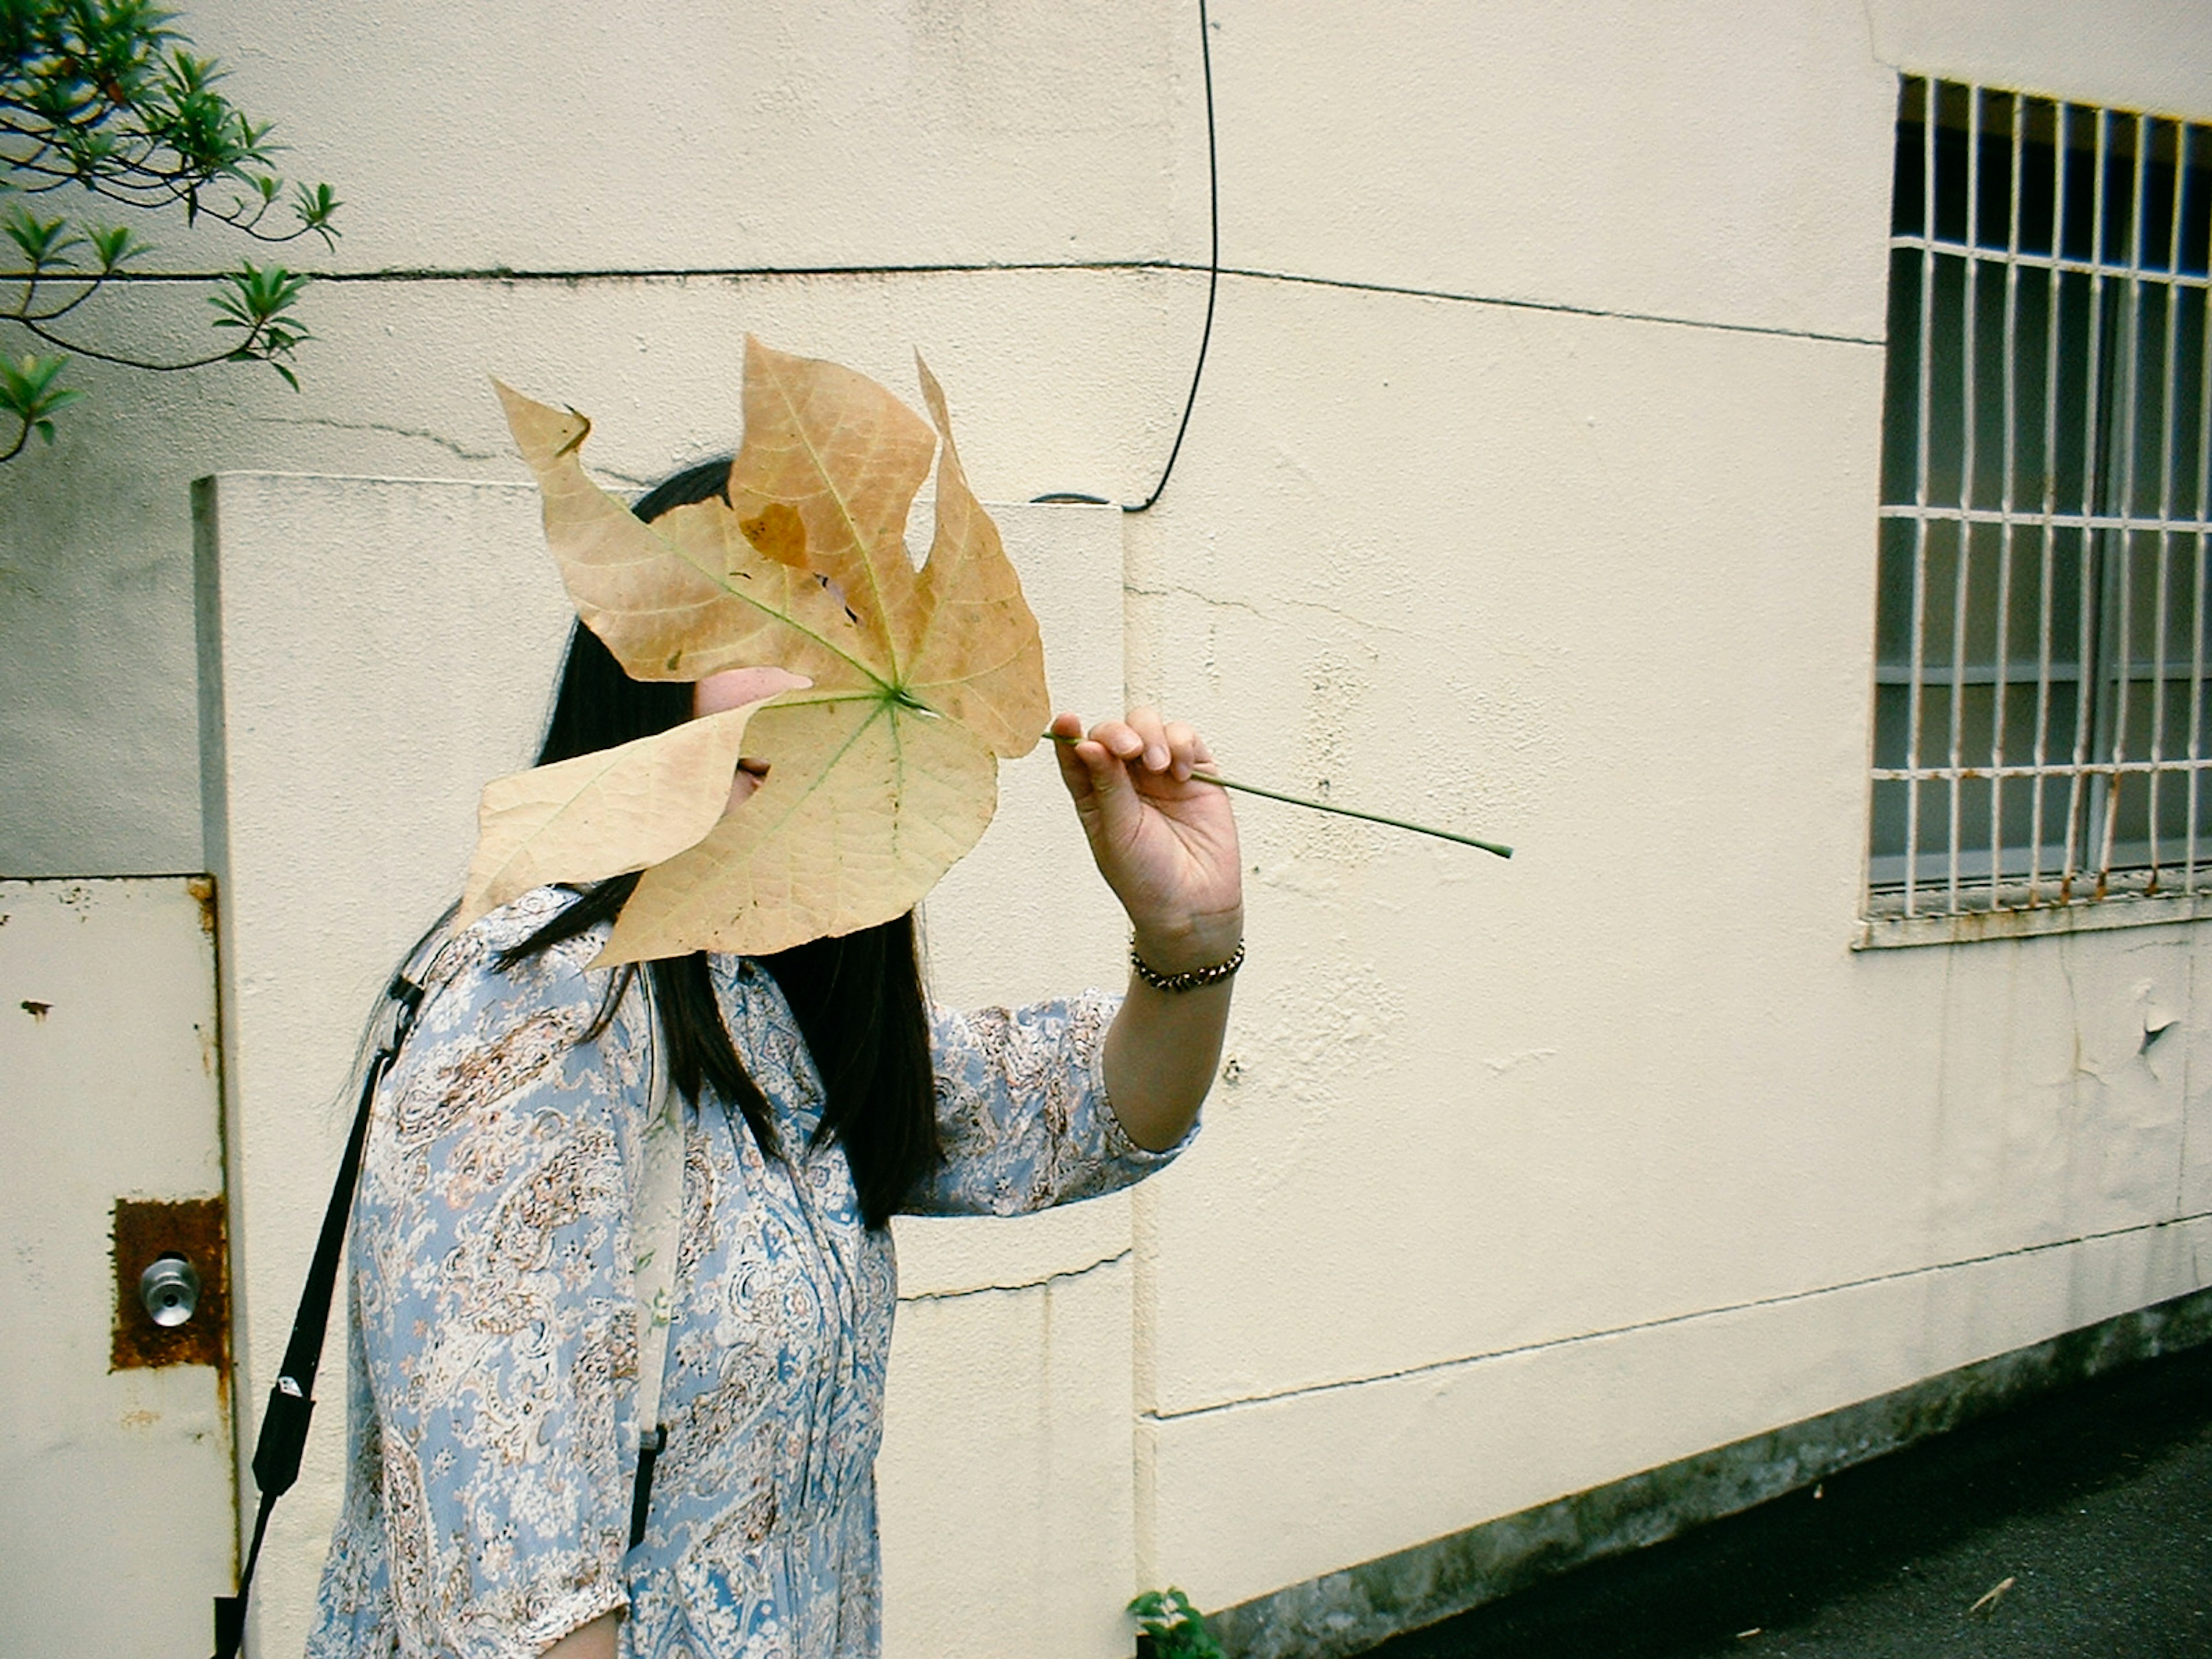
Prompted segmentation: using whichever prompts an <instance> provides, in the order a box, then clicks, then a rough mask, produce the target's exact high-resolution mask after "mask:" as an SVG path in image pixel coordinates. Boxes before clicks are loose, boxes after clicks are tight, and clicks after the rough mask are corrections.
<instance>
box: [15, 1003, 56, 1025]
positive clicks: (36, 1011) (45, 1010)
mask: <svg viewBox="0 0 2212 1659" xmlns="http://www.w3.org/2000/svg"><path fill="white" fill-rule="evenodd" d="M22 1006H23V1012H25V1013H27V1014H28V1015H29V1016H30V1017H31V1018H33V1019H34V1020H36V1021H37V1022H38V1023H39V1024H41V1025H44V1024H46V1016H47V1015H48V1014H51V1013H52V1012H53V1011H54V1005H53V1004H52V1003H51V1002H34V1001H33V1000H31V999H30V998H29V997H25V998H24V999H23V1005H22Z"/></svg>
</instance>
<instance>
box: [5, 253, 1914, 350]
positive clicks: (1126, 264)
mask: <svg viewBox="0 0 2212 1659" xmlns="http://www.w3.org/2000/svg"><path fill="white" fill-rule="evenodd" d="M1146 270H1160V271H1171V272H1176V273H1178V274H1182V275H1187V276H1205V275H1206V274H1207V269H1206V266H1204V265H1200V264H1189V263H1188V262H1186V261H1184V260H1181V259H1076V260H1065V261H1060V260H1006V261H994V260H981V261H976V262H974V263H957V262H950V261H948V262H944V263H936V264H892V265H724V266H705V265H665V266H635V267H623V268H620V269H617V268H613V267H605V268H592V269H577V270H516V269H512V268H509V267H507V266H503V265H487V266H484V267H482V268H479V269H468V268H456V269H453V270H442V269H433V268H428V267H422V268H408V269H394V270H332V271H312V270H311V271H303V272H301V275H302V276H306V277H307V279H308V280H309V281H310V282H311V283H620V282H682V281H690V280H698V281H702V282H725V281H734V280H737V279H738V278H742V277H748V276H750V277H762V278H773V277H778V276H988V275H993V274H996V273H1002V272H1003V273H1009V274H1013V275H1028V274H1050V273H1054V272H1113V271H1146ZM224 274H225V273H223V272H221V271H206V270H203V271H186V270H140V271H118V272H117V273H116V274H115V275H113V276H111V277H109V278H108V279H107V280H108V281H110V282H114V283H210V282H216V281H220V280H221V279H222V276H224ZM1221 274H1222V275H1223V276H1241V277H1243V278H1244V279H1245V280H1247V281H1249V282H1259V283H1289V284H1291V285H1293V286H1297V287H1301V288H1333V289H1344V290H1346V291H1347V292H1350V293H1354V294H1385V295H1396V296H1398V297H1401V298H1404V299H1410V300H1440V301H1446V302H1448V303H1449V304H1453V305H1471V306H1495V307H1499V308H1501V309H1504V310H1508V311H1546V312H1556V313H1559V314H1561V315H1564V316H1569V317H1601V318H1607V319H1611V320H1613V321H1615V322H1624V323H1655V324H1658V325H1661V326H1662V327H1667V328H1695V329H1711V330H1714V331H1717V332H1720V333H1723V334H1760V335H1766V336H1770V337H1773V338H1776V339H1784V340H1817V341H1820V342H1821V343H1824V344H1828V345H1856V346H1875V347H1883V346H1887V341H1886V340H1884V339H1881V338H1880V337H1873V336H1869V335H1863V334H1838V333H1831V332H1829V331H1826V330H1822V329H1812V328H1784V327H1781V326H1779V325H1775V324H1770V323H1731V322H1724V321H1722V320H1719V319H1715V318H1710V317H1675V316H1669V315H1668V314H1667V313H1664V312H1656V311H1615V310H1611V309H1609V308H1607V307H1604V306H1583V305H1574V304H1571V303H1569V302H1568V301H1564V300H1530V299H1516V298H1512V297H1510V296H1508V295H1497V294H1467V293H1462V292H1459V291H1457V290H1455V289H1437V288H1417V287H1414V286H1413V285H1411V284H1408V283H1370V282H1362V281H1359V280H1358V279H1356V278H1353V277H1348V276H1311V275H1308V274H1306V273H1304V272H1300V271H1289V270H1258V269H1256V268H1254V267H1251V266H1243V265H1224V266H1222V267H1221ZM20 280H21V277H20V276H9V273H7V272H5V271H0V281H20Z"/></svg>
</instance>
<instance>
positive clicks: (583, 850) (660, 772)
mask: <svg viewBox="0 0 2212 1659" xmlns="http://www.w3.org/2000/svg"><path fill="white" fill-rule="evenodd" d="M776 680H777V682H779V683H778V684H775V686H774V689H773V690H769V693H768V696H763V697H761V698H759V699H757V701H755V702H748V703H743V704H740V705H739V706H738V707H737V708H729V709H725V710H723V711H722V712H721V713H720V714H709V715H708V716H707V717H706V718H705V719H703V720H690V721H687V722H685V723H684V725H682V726H677V727H675V728H674V729H673V730H671V731H667V732H660V733H659V734H657V735H655V736H653V737H650V738H639V739H638V740H637V741H636V742H635V743H626V744H622V745H620V746H619V747H618V748H614V749H603V750H599V752H598V753H596V754H590V755H579V756H578V757H576V758H575V759H574V760H566V761H559V762H556V763H554V764H553V765H550V766H539V767H534V768H532V769H531V770H529V771H527V772H518V773H516V774H514V775H513V776H511V777H504V778H495V779H494V780H493V781H491V782H490V783H489V784H487V785H486V786H485V787H484V792H483V799H482V800H481V801H479V802H478V803H477V850H476V856H475V857H474V858H473V859H472V860H471V861H470V864H469V878H468V883H467V885H466V886H465V888H464V889H463V890H462V894H461V908H460V911H459V915H458V917H457V918H456V921H455V923H454V925H455V926H456V927H466V926H467V925H468V924H469V923H470V922H471V921H475V920H476V919H477V917H478V916H481V915H484V914H486V913H487V912H489V911H492V910H496V909H497V908H499V907H500V906H501V905H502V904H505V903H507V902H508V901H510V900H512V899H516V898H520V896H522V895H523V894H525V893H526V892H528V891H529V890H531V889H532V888H533V887H538V886H541V885H543V884H545V883H546V882H549V881H600V880H604V879H605V878H607V877H609V876H619V875H623V874H624V873H626V872H629V871H631V870H642V869H643V868H645V866H647V865H648V864H657V863H659V861H660V860H663V859H666V858H672V857H674V856H675V855H676V854H678V853H681V852H682V851H684V848H687V847H690V846H692V845H694V844H695V843H696V842H698V841H699V840H700V838H701V837H702V836H705V835H706V834H707V832H708V830H710V829H713V828H714V825H715V823H716V822H717V821H718V820H719V819H720V817H721V816H722V813H723V811H724V809H725V808H726V806H727V805H728V804H729V799H730V785H731V783H732V780H733V776H734V775H735V773H736V771H737V766H738V748H739V745H740V744H742V743H743V742H744V735H745V727H746V726H747V725H748V724H749V723H750V720H751V719H752V717H753V715H754V714H756V713H757V711H758V710H759V709H760V708H761V707H762V705H763V704H764V703H766V702H768V701H769V698H770V697H773V696H775V695H777V693H779V692H781V691H785V690H793V689H795V688H803V687H804V686H805V684H806V682H805V680H803V679H801V678H799V676H797V675H795V674H778V675H777V676H776Z"/></svg>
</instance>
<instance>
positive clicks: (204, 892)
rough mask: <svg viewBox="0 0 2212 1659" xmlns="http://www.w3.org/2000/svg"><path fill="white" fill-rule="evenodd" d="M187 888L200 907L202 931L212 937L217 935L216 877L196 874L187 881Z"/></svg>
mask: <svg viewBox="0 0 2212 1659" xmlns="http://www.w3.org/2000/svg"><path fill="white" fill-rule="evenodd" d="M185 891H186V892H187V893H190V894H191V896H192V898H193V901H194V902H196V903H197V904H198V906H199V907H200V932H202V933H205V934H206V935H207V936H208V937H209V938H210V939H213V938H214V937H215V878H214V877H213V876H194V877H192V878H190V879H189V880H187V881H186V882H185Z"/></svg>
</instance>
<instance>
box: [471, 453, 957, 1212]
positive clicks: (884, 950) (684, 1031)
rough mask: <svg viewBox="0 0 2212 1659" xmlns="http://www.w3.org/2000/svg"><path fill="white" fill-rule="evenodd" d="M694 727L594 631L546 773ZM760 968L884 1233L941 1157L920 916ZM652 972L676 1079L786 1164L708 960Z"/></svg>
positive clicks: (604, 893)
mask: <svg viewBox="0 0 2212 1659" xmlns="http://www.w3.org/2000/svg"><path fill="white" fill-rule="evenodd" d="M729 477H730V463H729V460H728V459H727V458H724V459H721V460H718V461H708V462H705V463H703V464H702V465H698V466H694V467H690V468H687V469H686V470H685V471H682V472H679V473H678V474H677V475H676V476H675V477H671V478H669V479H666V480H665V481H664V482H663V483H660V484H659V485H658V486H656V487H655V488H654V489H652V490H650V491H648V492H647V494H646V495H644V496H643V497H641V499H640V500H639V501H638V502H637V504H636V506H635V507H633V508H631V511H632V512H634V513H636V514H637V516H638V517H639V518H641V519H643V520H647V522H648V523H650V522H651V521H652V520H654V519H657V518H659V516H660V515H661V514H662V513H666V512H668V511H670V510H671V509H672V508H675V507H688V506H690V505H691V504H692V503H694V502H696V501H706V500H708V498H709V497H711V496H717V495H719V496H722V497H723V498H724V499H725V500H726V499H727V490H728V486H729ZM690 717H691V687H690V684H689V683H687V682H684V681H680V680H634V679H632V678H630V677H629V675H628V674H626V673H624V672H623V668H622V665H621V664H620V663H618V662H617V661H616V660H615V657H614V653H612V652H611V651H609V650H608V649H607V647H605V645H604V644H603V643H601V642H600V640H599V635H596V634H593V633H592V631H591V630H590V629H587V628H586V627H584V626H583V625H582V624H581V623H578V624H577V626H576V628H575V629H574V631H573V632H572V633H571V634H570V635H569V636H568V659H567V660H566V661H565V662H564V663H563V664H562V668H561V683H560V688H559V690H557V691H556V693H555V696H554V700H553V713H552V715H551V717H550V720H548V721H547V723H546V728H545V742H544V746H543V747H541V748H540V749H539V750H538V764H539V765H540V766H550V765H551V764H552V763H554V762H556V761H564V760H570V759H573V758H574V757H576V756H578V755H587V754H590V753H592V751H593V750H600V749H611V748H612V747H614V745H616V744H622V743H629V742H631V741H632V740H634V739H635V738H646V737H651V736H652V735H653V733H655V732H665V731H667V730H668V729H669V728H670V727H671V726H678V725H681V724H682V723H683V722H684V721H685V720H689V719H690ZM637 883H638V878H637V876H636V875H635V874H632V875H627V876H617V877H615V878H612V879H611V880H609V881H602V882H598V883H595V884H592V885H591V886H589V887H586V888H583V889H581V890H579V891H578V893H577V896H576V897H575V899H574V901H573V902H571V903H569V904H568V906H566V907H565V908H563V909H562V911H561V912H560V914H559V915H556V916H554V917H553V918H552V920H550V921H548V922H546V923H545V924H544V926H543V927H539V928H538V931H537V932H536V933H532V934H531V935H530V937H529V938H527V939H524V940H522V941H521V942H520V944H517V945H513V947H511V948H510V949H508V950H507V951H504V952H502V953H501V963H502V964H503V965H512V964H513V963H517V962H521V961H525V960H527V959H528V958H529V957H534V956H536V955H537V954H538V953H539V952H540V951H544V950H546V949H547V948H548V947H550V946H551V945H556V944H558V943H560V942H561V941H562V940H563V939H574V937H575V936H576V935H577V934H579V933H583V932H584V931H586V929H587V928H591V927H596V926H598V925H599V923H600V922H602V921H608V920H610V919H611V918H612V917H613V916H614V915H615V914H616V912H617V911H619V910H620V909H621V908H623V905H624V904H625V903H626V902H629V896H630V894H631V893H632V892H633V891H635V890H636V887H637ZM759 961H760V964H761V966H762V967H763V968H765V969H768V971H769V973H770V974H772V975H775V982H776V983H777V985H778V986H780V987H781V988H782V991H783V994H784V999H785V1000H786V1001H787V1002H788V1003H790V1005H791V1012H793V1015H795V1016H796V1017H797V1018H798V1020H799V1034H800V1035H801V1036H804V1037H805V1039H806V1048H807V1052H808V1053H809V1054H811V1055H812V1056H813V1058H814V1065H815V1068H816V1070H817V1071H818V1072H819V1073H821V1076H822V1083H823V1090H824V1091H825V1095H826V1098H825V1100H824V1102H823V1114H822V1123H821V1127H819V1128H818V1129H817V1130H816V1131H815V1136H814V1139H815V1142H816V1144H817V1145H819V1144H821V1143H822V1142H824V1141H827V1140H829V1139H832V1138H833V1137H834V1138H835V1139H836V1140H837V1141H839V1142H840V1143H841V1144H842V1146H844V1149H845V1157H846V1160H847V1161H848V1163H849V1164H851V1165H852V1168H853V1184H854V1188H857V1190H858V1191H859V1194H860V1213H861V1215H862V1217H863V1218H865V1219H866V1222H867V1225H869V1226H871V1227H880V1226H882V1225H884V1223H885V1222H887V1221H888V1220H889V1219H890V1216H891V1212H893V1211H895V1210H896V1209H897V1208H898V1206H899V1202H900V1200H902V1199H903V1198H905V1197H906V1195H907V1194H908V1193H909V1192H911V1191H912V1190H913V1188H914V1187H915V1183H916V1182H919V1181H920V1180H921V1177H922V1176H924V1175H926V1174H927V1172H928V1171H929V1170H931V1169H932V1168H933V1166H934V1165H935V1164H936V1163H937V1161H938V1158H939V1156H940V1155H941V1154H940V1151H939V1142H938V1138H937V1114H936V1088H935V1084H934V1081H933V1072H932V1070H931V1066H930V1055H929V1014H928V1011H927V1006H925V1004H924V1002H923V999H922V989H921V962H920V959H919V957H918V954H917V951H916V947H915V928H914V917H913V915H912V914H911V913H909V914H908V915H902V916H900V917H899V918H897V919H896V921H886V922H882V923H879V924H878V925H877V926H876V927H864V928H861V929H860V931H859V932H857V933H847V934H845V935H844V936H843V937H842V938H838V939H815V940H812V941H811V942H810V943H808V944H805V945H799V946H797V947H795V948H794V949H792V950H789V951H778V952H777V953H776V954H775V955H773V956H765V957H761V958H759ZM636 971H637V970H636V969H635V967H631V968H627V969H623V977H622V978H621V979H618V980H617V981H616V982H615V984H614V986H613V987H611V991H610V994H609V997H608V1000H607V1004H606V1007H607V1012H608V1016H611V1014H612V1012H613V1009H614V1006H615V1003H616V1002H617V1001H618V1000H620V998H621V996H622V995H623V992H625V991H626V990H627V989H628V988H629V984H630V983H631V981H632V979H633V978H634V976H635V974H636ZM647 973H648V974H649V975H650V977H651V981H652V985H653V1007H654V1009H655V1011H656V1012H657V1013H658V1015H659V1021H660V1034H661V1040H662V1048H663V1054H664V1058H665V1063H666V1064H667V1066H668V1068H669V1078H670V1080H671V1082H672V1083H674V1084H675V1085H676V1087H677V1088H678V1090H679V1091H681V1092H682V1093H683V1095H684V1097H685V1098H686V1099H687V1100H690V1101H691V1102H692V1103H694V1104H695V1105H696V1104H698V1103H701V1102H702V1097H703V1096H704V1095H705V1094H706V1093H708V1091H711V1092H712V1093H713V1094H714V1095H715V1096H716V1097H719V1098H720V1101H721V1103H722V1104H723V1106H724V1107H725V1108H726V1109H732V1108H733V1109H736V1110H737V1111H738V1112H739V1113H741V1114H742V1115H744V1120H745V1123H746V1125H747V1127H749V1128H750V1130H751V1131H752V1135H753V1139H754V1140H755V1141H756V1142H757V1143H758V1144H759V1146H760V1148H761V1150H762V1152H764V1153H765V1154H767V1155H768V1156H769V1157H770V1158H777V1157H781V1156H782V1155H783V1150H784V1149H783V1148H782V1147H781V1146H780V1145H779V1144H778V1140H777V1137H776V1133H775V1121H774V1119H773V1118H772V1117H771V1116H770V1115H769V1106H768V1102H767V1100H766V1099H765V1098H763V1096H762V1094H761V1091H760V1087H759V1085H757V1084H756V1083H755V1082H754V1081H753V1080H752V1078H751V1077H750V1074H748V1073H747V1072H746V1071H745V1066H744V1061H743V1060H740V1059H739V1058H738V1051H737V1048H736V1046H735V1045H734V1044H733V1043H732V1042H731V1041H730V1032H729V1028H728V1026H726V1024H723V1021H722V1013H721V1009H720V1006H719V1005H718V1003H717V1002H716V1000H715V997H714V981H712V979H711V978H710V977H709V976H708V958H707V953H706V952H705V951H696V952H694V953H693V954H692V955H690V956H686V957H666V958H664V959H662V960H660V961H658V962H653V963H647Z"/></svg>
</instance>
